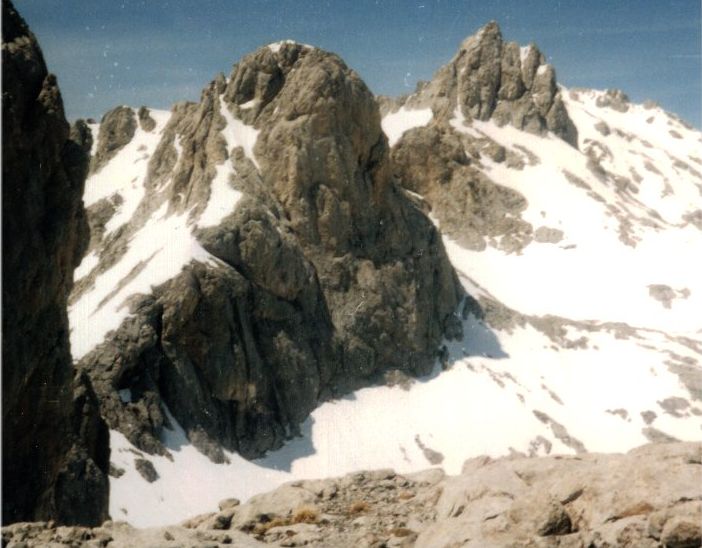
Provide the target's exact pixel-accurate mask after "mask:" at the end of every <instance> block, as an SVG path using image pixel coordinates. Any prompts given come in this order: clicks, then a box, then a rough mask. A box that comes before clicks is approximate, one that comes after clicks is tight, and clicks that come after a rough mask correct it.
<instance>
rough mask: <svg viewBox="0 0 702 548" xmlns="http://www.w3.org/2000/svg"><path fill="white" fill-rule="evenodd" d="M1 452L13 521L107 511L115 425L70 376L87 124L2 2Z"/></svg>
mask: <svg viewBox="0 0 702 548" xmlns="http://www.w3.org/2000/svg"><path fill="white" fill-rule="evenodd" d="M2 15H3V17H2V76H3V94H2V109H3V126H2V130H3V139H2V143H3V145H2V153H3V167H2V177H3V184H2V197H3V215H2V218H3V230H2V232H3V288H2V291H3V326H2V329H3V346H2V362H3V363H2V390H3V392H2V397H3V409H2V420H3V429H2V430H3V434H2V436H3V456H2V472H3V482H2V490H3V491H2V499H3V500H2V519H3V521H4V522H5V523H9V522H13V521H19V520H32V519H55V520H57V521H59V522H63V523H83V524H97V523H100V522H102V520H104V519H105V518H106V517H107V493H108V484H107V479H106V471H107V466H108V460H109V449H108V445H107V444H108V440H107V429H106V427H105V425H104V423H103V422H102V421H101V419H100V417H99V414H98V410H97V402H96V399H95V394H94V393H93V390H92V387H91V385H90V383H89V381H88V379H87V377H85V376H82V375H78V376H76V377H75V378H74V373H75V372H74V370H73V368H72V365H71V354H70V349H69V342H68V318H67V316H66V300H67V296H68V292H69V291H70V289H71V285H72V276H73V269H74V268H75V267H76V266H77V264H78V263H79V262H80V257H81V255H82V253H83V251H84V250H85V248H86V245H87V241H88V226H87V223H86V219H85V212H84V210H83V206H82V201H81V196H82V192H83V184H84V181H85V175H86V171H87V164H88V154H87V151H89V150H90V142H89V141H87V140H86V136H89V133H87V131H86V128H85V125H80V124H79V125H77V126H76V127H74V128H73V129H72V130H71V129H70V128H69V126H68V123H67V122H66V119H65V117H64V113H63V103H62V100H61V95H60V92H59V89H58V86H57V84H56V78H55V77H54V76H53V75H51V74H48V73H47V69H46V65H45V63H44V59H43V57H42V53H41V50H40V48H39V45H38V44H37V42H36V39H35V38H34V35H33V34H32V33H31V32H30V31H29V29H28V28H27V25H26V24H25V22H24V21H23V20H22V18H21V17H20V16H19V14H18V13H17V11H16V10H15V9H14V7H13V6H12V4H11V3H10V2H9V1H8V2H3V14H2Z"/></svg>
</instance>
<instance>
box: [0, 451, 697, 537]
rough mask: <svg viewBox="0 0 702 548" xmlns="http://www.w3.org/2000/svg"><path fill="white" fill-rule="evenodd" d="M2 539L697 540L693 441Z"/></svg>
mask: <svg viewBox="0 0 702 548" xmlns="http://www.w3.org/2000/svg"><path fill="white" fill-rule="evenodd" d="M2 542H3V546H7V547H8V548H19V547H27V548H29V547H33V546H65V545H69V546H95V547H97V546H110V547H122V546H123V547H127V546H149V547H154V546H163V547H170V546H172V547H176V546H182V547H186V546H188V547H190V546H198V547H204V546H212V547H214V546H226V545H231V546H241V547H248V546H263V545H271V546H327V547H346V546H359V547H360V546H367V547H377V548H379V547H390V546H417V547H432V548H436V547H449V546H451V547H452V546H470V547H489V546H495V547H498V546H534V547H556V546H562V547H615V546H617V547H619V546H621V547H637V548H638V547H643V548H646V547H656V546H665V547H670V548H693V547H695V548H696V547H699V546H701V545H702V443H668V444H652V445H646V446H643V447H640V448H638V449H635V450H633V451H630V452H629V453H627V454H625V455H621V454H614V455H603V454H594V453H591V454H582V455H577V456H552V457H540V458H528V457H524V456H522V455H513V456H511V457H507V458H501V459H491V458H489V457H479V458H475V459H471V460H469V461H466V463H465V465H464V467H463V471H462V473H461V474H460V475H458V476H446V475H444V473H443V472H442V471H441V470H440V469H432V470H427V471H425V472H420V473H417V474H411V475H406V476H403V475H400V474H396V473H395V472H393V471H391V470H381V471H373V472H359V473H356V474H351V475H348V476H345V477H342V478H336V479H327V480H309V481H298V482H294V483H290V484H287V485H284V486H282V487H280V488H278V489H276V490H275V491H273V492H270V493H266V494H263V495H259V496H257V497H254V498H252V499H251V500H250V501H248V502H247V503H246V504H239V502H238V501H236V500H234V499H230V500H225V501H222V502H221V503H220V509H219V511H218V512H213V513H210V514H205V515H201V516H198V517H195V518H192V519H190V520H188V521H186V522H184V523H181V524H180V525H177V526H176V525H174V526H171V527H163V528H156V529H134V528H132V527H130V526H129V525H127V524H125V523H118V522H106V523H105V524H103V526H102V527H97V528H94V529H87V528H80V527H56V526H55V525H54V524H52V523H17V524H14V525H10V526H8V527H5V528H3V530H2Z"/></svg>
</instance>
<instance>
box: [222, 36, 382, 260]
mask: <svg viewBox="0 0 702 548" xmlns="http://www.w3.org/2000/svg"><path fill="white" fill-rule="evenodd" d="M223 100H224V103H225V104H226V105H228V107H229V108H231V110H232V113H233V115H234V116H236V117H239V118H240V119H241V120H242V121H244V122H245V123H248V124H251V125H252V126H254V127H257V128H259V127H260V128H261V133H260V135H259V137H258V140H257V143H256V148H255V149H254V152H255V153H256V155H257V157H260V158H261V162H260V167H261V175H262V178H263V181H264V184H265V186H266V187H267V188H270V189H272V190H273V192H274V194H275V196H276V198H277V199H278V200H279V201H280V202H281V203H282V204H283V206H284V207H285V208H286V209H287V210H288V211H289V214H290V220H291V223H292V226H293V229H294V230H295V231H296V232H297V233H299V234H300V235H302V236H303V237H304V238H305V239H306V240H307V241H309V242H312V243H321V244H323V245H325V246H329V247H331V248H335V249H338V251H340V252H346V251H348V250H349V248H350V245H351V244H350V242H351V240H352V239H354V238H355V239H360V240H364V239H367V238H369V237H371V238H372V237H373V236H372V235H370V234H368V233H367V231H368V227H375V226H377V223H378V220H379V219H377V218H376V217H377V215H373V216H372V217H371V214H373V213H376V214H378V213H382V212H381V211H380V210H376V209H374V208H369V207H366V205H367V204H369V203H371V202H375V203H376V204H378V205H380V203H379V202H380V201H382V200H383V199H384V198H383V192H385V191H387V188H388V182H389V177H388V176H387V170H386V169H384V168H385V166H386V164H387V146H386V145H385V140H384V139H385V138H384V135H383V133H382V130H381V128H380V115H379V112H378V108H377V105H376V103H375V100H374V98H373V95H372V93H371V92H370V90H369V89H368V88H367V86H366V85H365V83H364V82H363V81H362V80H361V79H360V78H359V77H358V75H357V74H356V73H355V72H354V71H353V70H351V69H349V68H348V67H347V66H346V64H345V63H344V62H343V61H342V60H341V59H340V58H339V57H338V56H337V55H334V54H332V53H328V52H325V51H323V50H321V49H317V48H312V47H310V46H306V45H302V44H297V43H291V42H282V43H278V44H274V45H272V46H266V47H263V48H261V49H259V50H257V51H256V52H254V53H252V54H250V55H248V56H246V57H244V59H242V61H241V62H240V63H239V64H238V65H237V66H235V67H234V70H233V72H232V74H231V76H230V78H229V82H228V84H227V87H226V90H225V91H224V96H223ZM313 137H314V138H313ZM342 203H346V204H347V207H344V208H341V207H340V205H341V204H342ZM381 209H382V208H381ZM332 218H333V219H334V222H332ZM337 226H345V227H348V228H350V229H351V230H344V231H343V232H340V231H338V230H337V229H336V227H337Z"/></svg>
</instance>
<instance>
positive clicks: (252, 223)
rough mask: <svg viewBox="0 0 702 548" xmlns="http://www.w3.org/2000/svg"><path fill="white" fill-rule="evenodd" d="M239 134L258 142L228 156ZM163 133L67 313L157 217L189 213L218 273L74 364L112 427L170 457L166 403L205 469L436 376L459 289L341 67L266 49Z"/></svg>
mask: <svg viewBox="0 0 702 548" xmlns="http://www.w3.org/2000/svg"><path fill="white" fill-rule="evenodd" d="M118 115H119V116H120V117H121V116H123V115H124V114H123V113H119V112H117V111H113V113H111V114H108V115H106V117H105V120H110V119H112V118H113V117H115V116H118ZM127 118H129V119H135V117H134V115H133V113H132V114H131V116H130V115H126V117H125V119H127ZM139 118H140V119H143V118H144V116H143V114H140V115H139ZM233 120H235V121H233ZM234 127H237V128H239V129H237V130H236V131H239V132H240V134H241V135H250V136H253V137H252V138H251V139H250V140H249V141H248V142H241V143H239V144H240V145H241V146H232V143H231V141H230V140H229V139H231V137H227V135H231V134H232V132H233V131H234V130H233V128H234ZM110 128H111V126H110ZM108 129H109V128H108ZM144 131H150V130H149V129H148V128H145V129H144ZM113 134H114V135H117V134H116V133H115V132H113V131H112V129H109V132H108V133H106V134H105V135H106V136H107V137H106V138H105V139H106V141H104V142H105V145H104V148H105V149H106V150H110V149H112V148H113V145H112V144H111V141H112V140H114V139H115V138H116V137H110V135H113ZM160 135H161V137H160V142H159V144H158V146H157V147H156V148H155V150H154V153H153V155H152V156H151V157H150V159H149V165H148V175H147V177H146V181H145V188H146V190H145V195H144V198H143V199H142V201H141V202H140V204H139V206H138V208H137V209H136V211H135V213H134V215H133V216H132V218H131V220H130V221H129V222H127V223H125V224H124V225H122V226H121V227H120V228H119V229H117V230H115V231H114V232H112V233H110V234H106V235H105V237H104V239H103V238H99V240H100V241H96V242H94V245H95V246H96V249H98V250H99V254H100V261H99V263H98V265H97V266H96V267H95V269H94V270H93V272H92V273H91V274H90V275H88V276H86V277H85V279H83V280H81V281H80V282H79V283H78V285H77V287H76V290H75V292H74V295H73V302H80V299H81V298H82V296H83V295H85V294H87V293H89V292H90V291H91V288H92V287H93V286H94V284H95V283H96V282H95V280H96V279H98V278H99V276H100V275H101V273H103V272H106V271H108V270H109V268H111V266H112V265H114V264H117V263H119V261H120V259H121V258H122V257H123V256H124V254H125V253H126V252H127V250H128V248H129V245H130V239H131V238H132V237H133V236H134V235H135V234H137V233H138V232H139V231H140V230H141V229H142V228H143V226H144V224H145V223H146V222H147V220H148V219H152V218H153V216H154V212H156V211H157V210H159V208H165V209H161V210H162V211H166V212H167V213H166V214H167V215H187V216H188V219H189V222H190V223H191V225H192V226H193V229H192V230H193V235H194V237H196V239H197V241H198V242H199V243H200V244H201V245H202V246H203V247H204V249H205V250H206V251H207V252H208V253H210V254H211V255H212V256H213V257H214V259H213V260H211V261H210V262H206V263H203V262H191V263H190V264H188V265H187V266H186V267H185V268H184V269H183V270H182V271H180V273H179V274H177V275H176V276H175V277H173V278H172V279H170V280H169V281H167V282H166V283H163V284H161V285H159V286H158V287H156V288H155V289H154V290H153V292H152V294H150V295H146V296H144V295H142V296H140V297H134V298H132V299H131V301H130V302H129V303H127V304H125V305H128V306H131V310H132V315H131V316H130V317H128V318H127V319H126V320H125V321H124V322H123V323H122V325H121V326H120V327H119V329H117V330H116V331H115V332H113V333H112V334H109V335H108V336H107V337H106V339H105V341H104V342H103V343H101V344H99V345H98V346H96V347H95V348H94V349H93V350H91V351H90V352H89V353H88V354H87V355H85V356H84V357H83V358H82V359H81V362H80V367H81V368H82V369H83V370H85V371H86V372H87V373H88V374H89V375H90V377H91V378H92V380H93V382H94V384H95V386H96V387H97V388H96V389H97V391H98V394H99V397H100V400H101V409H102V413H103V416H104V417H105V418H106V420H107V422H108V423H109V424H110V426H111V427H113V428H116V429H118V430H120V431H122V432H123V433H124V434H125V435H126V436H127V437H128V439H129V440H130V441H131V442H132V443H133V444H135V445H136V446H138V447H139V448H141V449H143V450H145V451H147V452H151V453H154V452H157V453H165V452H166V448H165V447H163V445H162V444H161V442H160V432H161V428H162V427H163V426H164V425H166V424H167V423H168V419H167V417H166V416H164V414H163V411H162V404H165V405H166V406H167V408H168V409H169V410H170V412H171V413H172V415H173V416H174V417H175V418H176V419H177V420H178V422H179V423H180V424H181V425H182V426H183V427H184V429H185V430H186V432H187V434H188V437H189V438H190V441H191V442H193V443H194V444H195V445H196V446H197V447H198V448H200V449H201V450H202V451H204V452H205V453H206V454H208V455H209V456H210V457H211V458H213V459H214V460H222V459H223V458H224V456H223V454H222V452H221V449H220V446H223V447H225V448H227V449H230V450H236V451H238V452H239V453H241V454H242V455H245V456H247V457H254V456H259V455H261V454H262V453H264V452H265V451H267V450H269V449H273V448H276V447H279V446H280V445H281V444H282V443H283V441H284V440H285V439H286V438H289V437H290V436H292V435H294V434H295V433H296V432H298V425H299V424H300V423H301V422H302V421H303V420H304V419H305V418H306V417H307V415H308V414H309V413H310V411H312V410H313V409H314V408H315V407H316V405H317V404H318V403H319V402H320V401H323V400H325V399H328V398H330V397H333V396H335V395H340V394H343V393H345V392H347V391H349V390H351V389H353V388H356V387H359V386H362V385H366V384H368V383H373V382H376V381H378V380H380V379H381V378H382V374H383V373H384V372H385V371H387V370H390V369H399V370H402V371H406V372H408V373H411V374H413V375H418V374H423V373H427V372H428V371H429V370H430V369H431V367H432V366H433V364H434V361H435V357H436V349H437V346H438V344H439V342H440V340H441V338H442V334H443V332H444V330H445V328H446V327H447V326H448V325H450V324H451V325H452V324H453V323H455V322H456V320H455V318H454V315H453V313H454V311H455V309H456V307H457V305H458V302H459V299H460V297H461V290H460V289H459V286H458V284H457V281H456V278H455V274H454V272H453V269H452V267H451V265H450V264H449V262H448V259H447V257H446V255H445V252H444V249H443V246H442V243H441V238H440V236H439V233H438V232H437V230H436V229H435V227H434V226H433V225H432V223H431V222H430V221H429V219H428V218H427V217H426V216H425V214H424V213H423V212H422V210H421V208H419V207H417V206H416V205H415V204H414V203H413V202H412V201H410V200H409V199H408V198H407V197H406V195H405V192H404V191H403V190H402V189H401V188H400V187H399V186H398V185H397V184H395V182H394V181H393V178H392V175H391V170H390V163H389V157H388V145H387V140H386V138H385V136H384V134H383V133H382V131H381V127H380V115H379V112H378V107H377V104H376V102H375V100H374V98H373V96H372V94H371V93H370V92H369V90H368V88H367V87H366V86H365V84H364V83H363V82H362V81H361V79H360V78H359V77H358V76H357V75H356V74H355V73H354V72H353V71H352V70H350V69H349V68H348V67H347V66H346V65H345V64H344V63H343V62H342V61H341V60H340V59H339V58H338V57H337V56H335V55H333V54H330V53H327V52H324V51H322V50H319V49H315V48H311V47H309V46H303V45H300V44H294V43H282V44H277V45H274V46H271V47H264V48H261V49H260V50H258V51H256V52H255V53H252V54H250V55H248V56H246V57H245V58H244V59H243V60H242V61H241V62H240V63H239V64H238V65H236V66H235V67H234V69H233V72H232V74H231V75H230V77H229V78H228V79H225V78H224V77H223V76H220V77H218V78H217V79H216V80H214V81H213V82H212V83H211V84H210V85H209V86H208V87H207V88H206V89H205V90H204V91H203V93H202V96H201V100H200V102H199V103H181V104H178V105H176V106H175V107H174V109H173V112H172V114H171V117H170V119H169V121H168V123H167V125H166V126H165V127H164V128H163V130H162V131H161V134H160ZM102 139H103V129H102V127H101V129H100V136H99V137H98V142H100V143H102V142H103V140H102ZM118 140H119V139H118ZM118 144H119V143H116V144H115V146H117V145H118ZM222 169H229V170H231V171H232V173H231V175H230V176H229V181H228V184H229V185H230V186H231V188H233V189H236V191H238V192H240V193H241V197H240V199H239V201H238V202H237V204H236V207H234V203H233V202H232V203H231V206H230V207H229V209H228V211H230V213H228V214H227V215H225V216H224V217H222V219H221V220H220V221H218V222H217V223H216V224H214V225H212V226H210V225H208V224H206V223H202V221H200V219H201V218H202V217H201V216H202V215H204V212H205V211H206V210H207V208H208V207H210V205H211V202H210V200H211V199H212V196H213V195H214V193H215V190H214V189H215V183H214V181H215V180H216V179H217V177H218V176H219V175H218V174H219V173H221V170H222ZM113 209H114V208H113ZM101 211H102V213H101V214H102V215H103V217H104V218H103V220H102V221H101V223H103V224H104V222H106V221H105V219H107V218H109V217H110V216H111V215H112V213H111V212H110V207H108V206H105V207H104V208H103V209H102V210H101ZM198 223H199V224H198ZM189 226H190V225H189ZM148 260H149V258H148V257H144V261H145V262H144V263H143V264H141V263H140V266H138V268H135V271H134V273H135V274H134V275H138V271H139V269H140V268H144V264H147V263H148ZM127 278H128V277H127ZM127 278H125V279H124V283H125V284H128V282H129V280H128V279H127ZM127 390H128V393H129V397H128V398H124V397H121V396H120V391H123V392H121V394H125V393H127V392H126V391H127Z"/></svg>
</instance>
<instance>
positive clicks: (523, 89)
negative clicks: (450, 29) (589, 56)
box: [413, 21, 577, 146]
mask: <svg viewBox="0 0 702 548" xmlns="http://www.w3.org/2000/svg"><path fill="white" fill-rule="evenodd" d="M413 101H415V102H417V103H421V104H424V105H427V104H431V105H432V108H433V110H434V112H435V113H436V115H437V116H439V117H445V118H447V119H450V118H452V117H454V116H455V114H456V111H457V109H458V111H459V113H460V116H463V117H464V118H465V119H466V120H467V121H470V120H488V119H493V120H495V121H496V122H497V123H498V124H500V125H504V124H512V125H513V126H515V127H516V128H518V129H523V130H526V131H529V132H532V133H537V134H540V133H543V132H545V131H551V132H553V133H554V134H556V135H558V136H559V137H561V138H562V139H564V140H565V141H567V142H568V143H570V144H571V145H573V146H577V131H576V129H575V125H574V124H573V122H572V121H571V120H570V118H569V117H568V112H567V111H566V109H565V107H564V105H563V100H562V98H561V96H560V92H559V90H558V86H557V83H556V72H555V70H554V68H553V67H552V66H551V65H549V64H547V63H546V58H545V57H544V55H543V54H542V53H541V51H539V49H538V47H536V46H535V45H533V44H530V45H528V46H525V47H520V46H519V44H517V43H516V42H508V41H505V40H504V39H503V37H502V32H501V31H500V27H499V25H498V24H497V22H496V21H490V22H488V23H487V24H486V25H484V26H483V27H482V28H480V30H478V31H477V32H476V33H475V34H473V35H471V36H469V37H468V38H466V39H465V40H463V42H462V43H461V45H460V47H459V49H458V51H457V52H456V55H454V57H453V59H451V61H450V62H449V63H448V64H447V65H445V66H444V67H442V68H441V69H440V70H439V71H438V72H437V73H436V75H435V76H434V79H433V80H432V82H431V83H430V84H429V85H427V86H425V87H424V88H423V89H421V90H420V91H419V93H418V96H417V97H416V99H413Z"/></svg>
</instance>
